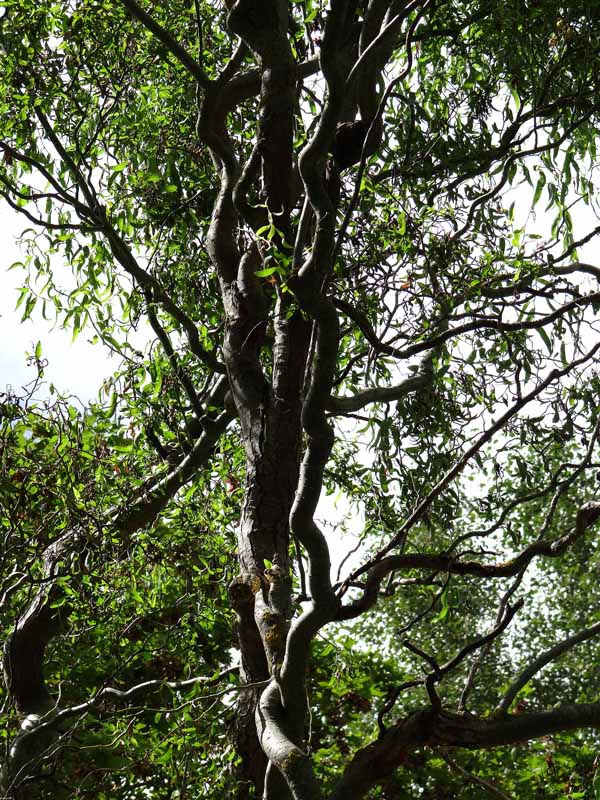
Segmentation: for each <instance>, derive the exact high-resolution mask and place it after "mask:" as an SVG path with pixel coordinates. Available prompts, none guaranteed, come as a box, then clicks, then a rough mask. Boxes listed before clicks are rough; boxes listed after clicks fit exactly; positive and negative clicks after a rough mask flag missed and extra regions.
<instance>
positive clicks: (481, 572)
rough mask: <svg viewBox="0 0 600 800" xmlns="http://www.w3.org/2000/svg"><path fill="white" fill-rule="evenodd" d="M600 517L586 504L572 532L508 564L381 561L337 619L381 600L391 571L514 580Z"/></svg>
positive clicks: (411, 556)
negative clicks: (539, 559)
mask: <svg viewBox="0 0 600 800" xmlns="http://www.w3.org/2000/svg"><path fill="white" fill-rule="evenodd" d="M598 518H600V503H599V502H594V501H590V502H588V503H584V505H582V506H581V508H580V509H579V511H578V513H577V517H576V519H575V525H574V526H573V530H572V531H570V532H569V533H566V534H564V535H563V536H559V537H558V538H557V539H553V540H550V541H547V540H546V541H545V540H538V541H535V542H533V543H532V544H530V545H529V546H528V547H526V548H524V549H523V550H522V551H521V552H520V553H518V554H517V555H516V556H514V557H513V558H511V559H508V560H507V561H502V562H500V563H498V564H484V563H482V562H480V561H462V560H461V559H460V558H459V557H456V556H452V555H448V554H427V553H403V554H401V555H396V556H387V557H385V558H381V559H380V560H379V561H377V563H375V564H374V565H373V566H372V567H371V568H370V569H369V571H368V574H367V581H366V584H365V587H364V590H363V594H362V596H361V597H359V598H357V599H356V600H354V601H353V602H352V603H349V604H348V605H345V606H342V607H341V608H340V609H339V611H338V613H337V617H336V619H338V620H346V619H354V618H355V617H358V616H360V615H361V614H363V613H364V612H365V611H367V610H368V609H370V608H372V607H373V606H374V605H375V603H376V602H377V600H378V598H379V589H380V587H381V584H382V582H383V581H384V579H385V578H386V577H387V576H388V575H389V574H390V573H392V572H396V571H398V570H408V569H422V570H426V571H427V572H431V573H438V572H444V573H446V574H449V575H463V576H464V575H468V576H471V577H474V578H484V579H495V578H511V577H514V576H515V575H518V574H519V573H520V572H521V571H522V570H523V569H524V568H526V567H527V566H528V565H529V564H530V563H531V562H532V561H533V559H534V558H558V557H559V556H561V555H563V554H564V553H565V552H566V551H567V550H568V549H569V547H571V545H572V544H573V543H574V542H576V541H577V540H578V539H580V538H581V537H582V536H583V534H584V533H585V531H586V530H587V529H588V528H590V527H591V526H592V525H593V524H594V523H596V522H597V520H598Z"/></svg>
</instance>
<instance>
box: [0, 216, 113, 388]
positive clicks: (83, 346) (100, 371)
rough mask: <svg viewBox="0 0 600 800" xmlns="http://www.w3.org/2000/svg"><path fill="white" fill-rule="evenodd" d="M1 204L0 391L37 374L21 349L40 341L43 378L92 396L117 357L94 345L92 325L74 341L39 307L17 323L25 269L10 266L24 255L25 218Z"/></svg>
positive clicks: (19, 318) (28, 379)
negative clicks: (21, 239) (44, 364)
mask: <svg viewBox="0 0 600 800" xmlns="http://www.w3.org/2000/svg"><path fill="white" fill-rule="evenodd" d="M1 208H2V217H1V219H0V236H1V238H2V242H3V248H2V251H1V253H0V342H1V346H0V391H4V390H5V387H6V386H7V385H10V386H11V387H12V389H13V390H14V391H15V392H17V394H19V393H20V390H21V387H23V386H25V385H26V384H28V383H30V382H31V381H32V380H33V379H34V378H35V375H36V370H35V368H34V367H31V366H27V358H26V355H25V353H26V352H29V353H32V352H33V350H34V348H35V343H36V342H37V341H38V340H39V341H41V343H42V357H43V358H44V359H47V360H48V367H47V369H46V370H45V375H44V379H45V380H46V381H47V383H48V384H50V383H53V384H54V385H55V386H56V388H57V390H59V391H60V392H61V393H68V394H72V395H75V396H77V397H78V398H79V399H80V400H81V401H82V402H86V401H88V400H90V399H92V398H95V397H96V394H97V392H98V389H99V388H100V385H101V383H102V380H103V378H104V377H106V376H107V375H108V374H109V373H110V372H111V371H112V370H114V368H115V364H116V362H115V360H114V359H112V360H109V358H108V353H107V352H106V351H105V350H104V349H103V348H102V347H97V346H96V347H93V346H92V345H91V344H90V343H89V341H87V339H88V338H89V337H90V336H91V329H90V331H88V330H86V329H84V330H83V331H82V333H80V335H79V337H78V338H77V339H76V340H75V341H74V342H72V341H71V338H72V334H71V333H70V332H69V331H65V330H61V329H60V327H58V325H55V326H54V328H53V323H52V322H50V321H47V320H44V318H43V317H42V313H41V310H40V309H39V307H37V306H36V308H35V309H34V311H33V314H32V319H29V320H27V321H25V322H23V323H21V322H20V320H21V316H22V314H23V306H21V307H20V308H19V309H17V310H16V311H15V306H16V303H17V300H18V298H19V292H18V289H19V287H20V286H22V285H23V284H24V282H25V277H26V273H25V271H24V270H23V269H20V268H17V269H13V270H10V271H9V270H8V268H9V267H10V265H11V264H13V263H14V262H15V261H19V260H21V259H22V258H23V255H22V250H21V248H20V246H19V243H18V242H17V237H18V236H19V234H20V233H21V231H22V230H23V229H24V228H25V227H27V225H26V223H27V220H25V218H24V217H23V218H21V217H20V216H19V215H18V213H17V212H15V211H13V210H12V209H11V208H10V207H9V206H8V205H6V204H3V205H2V206H1ZM41 394H44V392H42V393H41Z"/></svg>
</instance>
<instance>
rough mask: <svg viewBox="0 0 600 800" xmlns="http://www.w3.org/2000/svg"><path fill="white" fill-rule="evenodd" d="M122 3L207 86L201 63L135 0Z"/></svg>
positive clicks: (197, 79)
mask: <svg viewBox="0 0 600 800" xmlns="http://www.w3.org/2000/svg"><path fill="white" fill-rule="evenodd" d="M122 2H123V5H124V6H125V8H126V9H127V10H128V11H129V13H130V14H131V16H132V17H133V18H134V19H137V20H138V21H139V22H141V23H142V25H143V26H144V27H145V28H147V29H148V30H149V31H150V33H152V34H153V35H154V36H156V38H157V39H158V40H159V41H160V42H162V43H163V45H164V46H165V47H166V48H167V50H168V51H169V52H170V53H171V54H172V55H173V56H175V58H176V59H177V61H179V63H180V64H182V65H183V66H184V67H185V68H186V70H187V71H188V72H189V73H190V75H191V76H192V77H193V78H194V79H195V80H196V81H198V83H199V84H200V86H202V87H203V88H207V87H208V86H209V84H210V80H209V79H208V77H207V75H206V73H205V72H204V70H203V69H202V67H201V65H200V64H199V63H198V61H196V59H195V58H193V57H192V56H191V55H190V54H189V53H188V51H187V50H186V49H185V48H184V47H182V46H181V45H180V44H179V42H178V41H177V40H176V39H175V37H174V36H172V35H171V34H170V33H169V32H168V31H167V30H166V28H163V26H162V25H160V24H159V23H158V22H157V21H156V20H155V19H154V18H153V17H152V16H151V15H150V14H148V12H147V11H144V9H143V8H142V7H141V6H140V5H139V4H138V3H136V0H122Z"/></svg>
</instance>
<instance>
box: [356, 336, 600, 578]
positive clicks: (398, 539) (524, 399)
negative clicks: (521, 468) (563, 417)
mask: <svg viewBox="0 0 600 800" xmlns="http://www.w3.org/2000/svg"><path fill="white" fill-rule="evenodd" d="M598 350H600V342H598V343H597V344H595V345H594V346H593V347H592V348H591V349H590V350H588V351H587V353H584V355H582V356H581V357H580V358H578V359H575V360H573V361H572V362H571V363H570V364H568V365H567V366H566V367H564V368H563V369H553V370H551V371H550V372H549V373H548V375H547V376H546V377H545V378H544V379H543V380H542V381H540V383H538V385H537V386H536V387H534V388H533V389H532V390H531V391H530V392H529V393H528V394H526V395H523V396H521V397H520V398H519V399H518V400H517V402H516V403H514V404H513V405H512V406H511V407H510V408H509V409H508V410H507V411H506V412H505V413H504V414H503V415H502V416H501V417H499V418H498V419H497V420H496V422H494V423H492V425H490V427H489V428H488V429H487V430H486V431H485V432H484V433H483V434H481V436H479V437H478V438H477V439H476V440H475V442H474V443H473V444H472V445H471V447H469V448H468V449H467V450H466V451H465V452H464V454H463V455H462V456H461V457H460V458H459V459H458V461H457V462H456V463H455V464H454V466H453V467H451V469H449V470H448V472H446V474H445V475H444V476H443V477H442V478H441V479H440V480H439V481H438V482H437V484H436V485H435V486H434V487H433V489H432V490H431V492H429V494H428V495H427V496H426V497H425V498H423V500H421V502H420V503H419V504H418V505H417V507H416V508H415V510H414V511H413V512H412V513H411V514H410V516H409V517H408V519H407V520H406V522H405V523H404V524H403V525H402V527H401V528H400V530H399V531H398V533H397V534H396V535H395V536H394V537H393V538H392V539H391V541H390V542H388V544H387V545H385V547H383V548H382V549H381V550H380V551H379V552H378V553H376V555H374V556H373V557H372V558H371V559H369V561H367V562H366V563H365V564H363V565H362V566H361V567H359V568H358V569H356V570H355V571H354V572H353V573H352V574H351V575H350V576H349V577H348V579H347V580H346V582H345V584H344V587H342V590H341V591H342V592H344V591H345V587H347V586H348V584H349V583H351V582H352V581H354V580H356V578H358V577H359V576H360V575H363V574H364V573H365V572H368V570H369V569H370V568H371V567H372V566H373V565H374V564H376V563H377V562H379V561H381V559H382V558H383V557H384V556H385V555H387V554H388V553H389V552H390V550H393V549H394V548H396V547H398V546H399V545H402V544H403V543H404V541H405V539H406V535H407V534H408V532H409V531H410V530H411V528H413V526H414V525H415V524H416V523H417V522H418V521H419V520H420V519H422V517H423V515H424V514H425V512H426V511H427V510H428V509H429V508H430V506H431V504H432V503H433V502H434V500H435V499H436V498H437V497H439V495H440V494H441V493H442V492H443V491H444V490H445V489H446V488H447V487H448V486H449V485H450V484H451V483H452V481H453V480H454V479H455V478H456V477H458V475H460V473H461V472H462V471H463V469H464V468H465V467H466V465H467V464H468V463H469V461H470V460H471V458H473V456H474V455H475V454H476V453H478V452H479V451H480V450H481V448H482V447H483V446H484V445H486V444H487V443H488V442H489V441H491V439H493V437H494V436H495V435H496V433H498V431H500V430H502V429H503V428H504V427H505V426H506V424H507V423H508V422H509V421H510V420H511V419H512V418H513V417H514V416H515V414H517V413H518V412H519V411H521V410H522V409H523V408H524V407H525V406H526V405H528V403H531V402H532V401H533V400H535V399H537V398H538V397H539V396H540V394H541V393H542V392H543V391H544V390H545V389H546V388H547V387H548V386H550V384H551V383H553V382H554V381H556V380H558V379H559V378H562V377H564V376H566V375H569V374H570V373H571V372H572V371H573V370H574V369H575V368H576V367H579V366H581V365H582V364H585V363H586V362H588V361H589V360H590V359H591V358H593V356H594V355H595V353H597V352H598Z"/></svg>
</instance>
